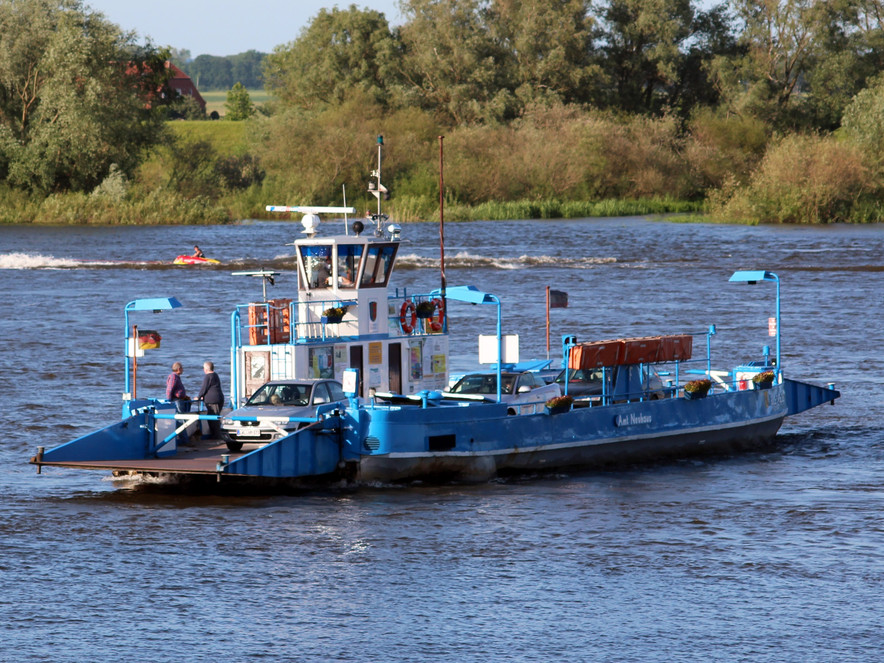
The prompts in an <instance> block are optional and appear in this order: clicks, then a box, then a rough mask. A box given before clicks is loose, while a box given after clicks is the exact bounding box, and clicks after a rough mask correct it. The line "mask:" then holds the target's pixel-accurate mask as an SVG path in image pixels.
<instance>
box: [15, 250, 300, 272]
mask: <svg viewBox="0 0 884 663" xmlns="http://www.w3.org/2000/svg"><path fill="white" fill-rule="evenodd" d="M262 268H268V269H274V270H293V269H294V267H293V264H292V258H291V256H279V257H276V258H271V259H269V260H256V259H254V258H240V259H236V260H230V261H226V262H222V263H219V264H211V263H210V264H199V265H176V264H174V263H173V262H172V260H92V259H83V258H58V257H55V256H47V255H42V254H39V253H0V269H20V270H28V269H179V270H180V269H185V270H230V269H262Z"/></svg>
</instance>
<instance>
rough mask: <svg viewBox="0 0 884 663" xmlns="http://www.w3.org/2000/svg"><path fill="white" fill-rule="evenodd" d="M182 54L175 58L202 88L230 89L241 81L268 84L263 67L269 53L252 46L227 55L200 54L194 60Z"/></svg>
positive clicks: (255, 86)
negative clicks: (263, 74)
mask: <svg viewBox="0 0 884 663" xmlns="http://www.w3.org/2000/svg"><path fill="white" fill-rule="evenodd" d="M180 55H181V54H179V57H178V58H173V59H174V62H175V64H177V65H178V66H179V67H181V69H182V70H183V71H184V72H185V73H186V74H187V75H188V76H190V78H191V79H192V80H193V82H194V83H195V84H196V86H197V88H199V89H200V90H206V91H209V90H229V89H231V88H232V87H233V86H234V85H236V84H237V83H240V84H242V86H243V87H246V88H249V89H252V90H254V89H261V88H263V87H264V81H263V76H262V74H261V68H262V65H263V62H264V58H265V57H266V55H267V54H266V53H261V52H259V51H254V50H252V51H246V52H245V53H239V54H238V55H228V56H224V57H221V56H217V55H198V56H197V57H195V58H194V59H193V60H190V59H189V57H185V58H182V57H180ZM187 55H188V56H189V53H188V54H187Z"/></svg>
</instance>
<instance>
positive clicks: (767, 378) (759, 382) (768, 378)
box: [752, 371, 776, 389]
mask: <svg viewBox="0 0 884 663" xmlns="http://www.w3.org/2000/svg"><path fill="white" fill-rule="evenodd" d="M775 377H776V376H775V375H774V372H773V371H764V373H758V374H757V375H754V376H752V382H753V383H754V384H755V388H756V389H770V388H771V385H773V382H774V378H775Z"/></svg>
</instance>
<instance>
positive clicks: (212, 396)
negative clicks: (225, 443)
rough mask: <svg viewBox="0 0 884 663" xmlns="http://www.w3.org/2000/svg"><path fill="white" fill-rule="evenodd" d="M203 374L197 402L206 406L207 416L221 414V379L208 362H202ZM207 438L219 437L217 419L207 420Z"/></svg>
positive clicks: (222, 402)
mask: <svg viewBox="0 0 884 663" xmlns="http://www.w3.org/2000/svg"><path fill="white" fill-rule="evenodd" d="M203 373H205V375H204V376H203V384H202V386H201V387H200V393H199V396H197V400H201V401H203V402H204V403H205V404H206V412H208V413H209V414H221V408H222V407H224V392H222V391H221V378H219V377H218V374H217V373H216V372H215V364H213V363H212V362H210V361H207V362H204V363H203ZM209 437H210V438H211V439H215V440H217V439H220V437H221V422H220V421H218V420H217V419H210V420H209Z"/></svg>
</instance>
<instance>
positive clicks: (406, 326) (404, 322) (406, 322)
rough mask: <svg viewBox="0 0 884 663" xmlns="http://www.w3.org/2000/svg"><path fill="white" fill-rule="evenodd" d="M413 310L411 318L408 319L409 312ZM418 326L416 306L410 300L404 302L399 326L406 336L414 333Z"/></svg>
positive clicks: (400, 312) (400, 311) (400, 310)
mask: <svg viewBox="0 0 884 663" xmlns="http://www.w3.org/2000/svg"><path fill="white" fill-rule="evenodd" d="M409 310H411V318H409V317H408V311H409ZM416 324H417V309H416V308H415V306H414V302H413V301H411V300H410V299H407V300H405V301H404V302H402V308H400V309H399V325H400V326H401V327H402V331H404V332H405V333H406V334H410V333H411V332H413V331H414V327H415V325H416Z"/></svg>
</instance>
